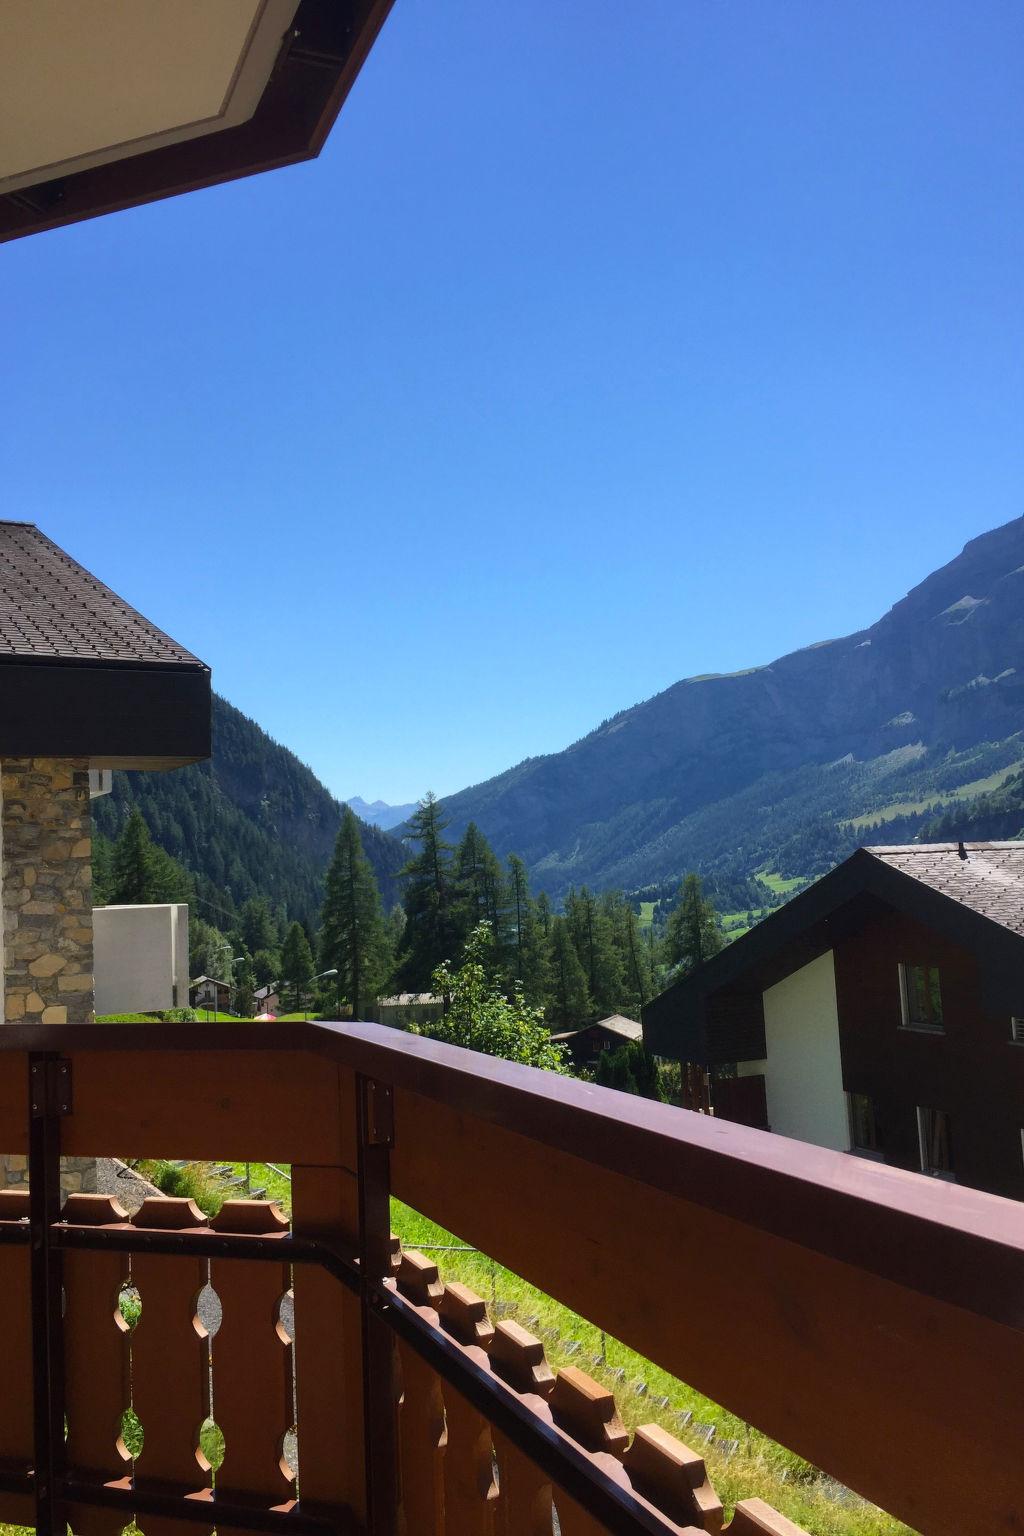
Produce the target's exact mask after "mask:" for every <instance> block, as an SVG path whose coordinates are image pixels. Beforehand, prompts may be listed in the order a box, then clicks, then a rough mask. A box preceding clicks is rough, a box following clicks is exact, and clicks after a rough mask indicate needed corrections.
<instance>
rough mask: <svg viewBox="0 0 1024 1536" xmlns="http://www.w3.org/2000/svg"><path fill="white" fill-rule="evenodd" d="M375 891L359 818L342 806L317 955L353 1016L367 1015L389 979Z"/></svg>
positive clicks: (386, 946) (387, 949)
mask: <svg viewBox="0 0 1024 1536" xmlns="http://www.w3.org/2000/svg"><path fill="white" fill-rule="evenodd" d="M388 940H389V935H388V930H387V926H386V924H385V921H384V916H383V914H382V912H381V905H380V891H379V890H378V888H377V881H376V879H375V877H374V873H373V870H372V868H371V867H370V861H369V860H368V859H367V857H366V855H365V854H364V852H363V841H362V838H361V837H360V835H359V822H358V820H357V819H356V816H355V813H354V812H353V811H352V810H351V809H350V807H349V806H346V807H345V810H344V814H343V815H342V818H341V826H340V827H339V829H338V836H337V840H336V841H335V844H334V855H333V857H332V859H331V863H330V868H329V869H328V871H327V884H326V891H325V895H324V906H323V919H322V926H321V930H320V960H321V964H322V965H323V967H324V969H325V970H326V969H330V968H334V969H336V970H337V972H338V1001H339V1003H340V1002H341V999H342V998H347V999H348V1001H349V1003H350V1004H351V1005H352V1017H353V1018H355V1019H363V1018H366V1017H367V1014H368V1013H369V1010H370V1007H371V1005H372V1004H373V1002H374V1000H375V998H376V997H378V996H379V994H380V991H381V989H382V988H383V986H384V985H385V983H386V982H387V979H388V975H387V973H388V970H389V968H390V965H389V961H390V955H391V948H390V944H389V941H388Z"/></svg>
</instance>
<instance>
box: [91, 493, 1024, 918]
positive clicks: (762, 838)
mask: <svg viewBox="0 0 1024 1536" xmlns="http://www.w3.org/2000/svg"><path fill="white" fill-rule="evenodd" d="M1022 769H1024V520H1017V521H1014V522H1012V523H1008V524H1006V525H1005V526H1004V527H1001V528H996V529H994V530H993V531H992V532H990V533H986V534H983V535H981V536H980V537H979V538H976V539H973V540H972V541H971V542H970V543H969V544H968V545H967V546H966V547H965V549H964V550H963V552H962V553H961V554H960V555H958V556H957V557H956V559H954V560H952V561H950V562H949V564H948V565H945V566H943V567H942V568H941V569H940V570H938V571H935V572H934V573H933V574H932V575H931V576H929V577H927V578H926V579H925V580H924V581H922V582H921V584H920V585H919V586H917V587H915V588H914V589H913V590H912V591H911V592H910V593H909V594H908V595H907V596H906V597H905V598H903V599H902V601H900V602H898V603H897V604H896V605H895V607H893V608H892V609H891V610H890V611H889V613H887V614H886V615H885V616H884V617H883V618H881V619H879V621H878V622H877V623H876V624H873V625H872V626H871V627H870V628H869V629H865V630H862V631H860V632H858V633H857V634H854V635H848V636H846V637H844V638H843V639H839V640H831V641H824V642H822V643H820V644H818V645H812V646H808V647H807V648H806V649H804V650H800V651H795V652H793V653H792V654H791V655H788V656H783V657H781V658H780V659H779V660H778V661H774V662H772V663H771V664H770V665H768V666H758V667H751V668H749V669H748V670H746V671H743V672H738V673H732V674H729V675H713V676H704V677H694V678H688V679H686V680H684V681H683V682H679V683H676V684H675V685H674V686H673V687H671V688H668V689H666V690H665V691H664V692H662V693H659V694H657V695H655V696H654V697H653V698H651V699H648V700H647V701H646V702H644V703H642V704H637V705H635V706H634V707H633V708H631V709H626V710H623V711H622V713H621V714H618V715H616V716H614V717H613V718H612V719H611V720H607V721H605V722H604V724H602V725H600V726H599V727H598V728H597V729H596V730H595V731H592V732H591V733H590V734H589V735H588V736H585V737H584V738H583V739H582V740H581V741H577V742H575V743H573V745H572V746H569V747H567V748H566V749H565V750H564V751H561V752H555V753H551V754H549V755H547V756H544V757H535V758H528V759H526V760H525V761H524V762H521V763H519V764H518V765H517V766H516V767H514V768H510V769H509V770H508V771H507V772H505V773H501V774H498V775H497V776H496V777H494V778H492V779H489V780H487V781H486V782H485V783H482V784H478V785H475V786H473V787H471V788H468V789H464V790H462V791H460V792H459V793H458V794H455V795H452V796H450V797H449V798H448V799H446V801H445V809H446V811H447V813H448V815H449V816H450V817H451V827H450V832H449V836H451V837H457V836H459V835H460V834H461V833H462V832H463V831H464V829H465V827H466V825H467V823H468V822H470V821H475V822H476V823H477V825H478V826H479V827H480V828H481V829H482V831H483V832H484V833H485V834H486V836H487V837H488V838H489V840H490V841H491V843H492V844H493V846H494V848H495V850H496V851H497V852H498V853H499V854H500V855H505V854H508V853H510V852H514V853H518V854H520V855H521V857H522V858H524V859H525V861H526V863H527V866H528V868H529V870H530V874H531V879H532V881H533V885H534V888H535V890H541V889H543V890H546V891H547V892H548V893H549V895H551V896H552V897H555V898H556V899H557V898H558V897H560V896H563V895H564V894H565V892H566V890H567V889H568V888H569V887H570V886H572V885H580V884H583V883H587V884H589V885H591V886H593V887H595V888H597V889H604V888H614V887H618V888H621V889H624V890H626V891H628V892H630V893H633V894H636V895H641V896H645V897H653V898H654V899H655V900H658V899H661V898H663V897H665V896H667V895H669V894H670V893H671V892H672V891H673V890H674V888H675V887H676V885H677V884H678V882H679V880H680V878H681V877H682V875H683V874H684V873H685V872H687V871H688V870H691V869H696V870H699V871H700V872H702V873H703V874H704V875H706V876H707V877H708V878H709V880H710V881H711V883H712V889H713V890H714V891H715V893H716V897H717V898H718V899H719V901H720V903H721V902H722V901H723V900H724V901H725V902H726V904H731V905H733V906H735V907H742V908H747V907H749V906H756V905H757V904H758V903H757V900H756V899H755V897H754V895H752V890H753V889H755V888H759V889H761V890H762V891H763V890H764V884H765V883H767V884H768V886H769V888H770V889H771V890H772V891H773V892H774V899H777V898H778V895H779V893H780V892H782V891H784V890H785V889H786V888H787V887H788V885H789V882H794V883H799V882H802V881H804V880H806V879H809V878H812V877H813V876H815V875H817V874H820V873H822V872H824V871H825V870H826V869H828V868H830V867H831V866H832V865H833V864H834V863H836V862H837V860H839V859H841V858H843V857H845V856H846V855H847V854H848V853H850V852H852V850H853V849H854V848H855V847H856V846H857V845H858V844H860V843H863V842H876V843H882V842H889V843H896V842H906V841H910V840H911V839H913V838H915V837H917V836H919V835H924V836H933V835H941V836H942V837H943V838H948V837H955V836H959V835H966V836H978V835H986V834H985V833H984V830H979V829H985V828H995V829H996V833H994V834H993V833H991V832H990V833H989V834H988V835H1000V836H1004V837H1005V836H1015V835H1017V833H1018V832H1021V831H1024V773H1022ZM134 804H137V805H138V806H139V807H140V809H141V810H142V812H143V814H144V815H145V817H146V820H147V822H148V823H149V826H150V829H151V831H152V832H153V835H154V837H155V838H156V840H157V841H158V842H159V843H161V844H162V846H164V847H165V848H166V849H167V850H168V852H170V853H172V854H173V855H174V856H175V857H176V858H178V859H180V861H181V862H182V863H183V864H184V865H185V866H186V867H187V868H188V869H189V870H191V871H192V872H193V874H195V875H196V876H198V877H199V880H198V888H199V893H200V898H201V903H204V904H205V905H204V906H203V911H202V915H204V916H207V917H211V918H213V919H214V920H216V911H215V909H216V907H217V906H218V905H221V906H224V905H227V906H228V907H230V905H231V904H232V903H235V904H238V903H241V902H242V901H244V900H246V899H247V897H249V896H251V895H254V894H256V893H262V894H263V895H265V896H267V897H268V899H269V900H270V901H271V902H272V903H273V904H274V905H276V906H278V907H279V908H281V909H282V910H283V911H285V912H286V913H287V915H288V917H289V918H299V919H300V920H301V921H304V922H307V923H309V924H312V925H314V926H315V923H316V919H317V916H318V913H319V908H320V903H321V900H322V892H323V874H324V870H325V868H326V864H327V861H328V859H329V857H330V852H331V848H332V846H333V842H334V838H335V835H336V833H337V829H338V825H339V821H340V817H341V812H342V806H341V803H340V802H339V801H338V800H336V799H335V798H334V796H333V795H331V794H330V792H329V791H328V790H327V789H326V788H325V786H324V785H323V784H322V783H321V782H320V780H319V779H318V778H317V777H316V775H315V774H314V773H313V772H312V770H311V769H309V768H308V767H306V766H305V765H304V764H303V763H301V762H300V761H299V759H298V758H297V757H295V755H294V754H293V753H292V752H290V751H288V749H287V748H286V747H283V746H281V745H280V744H279V743H277V742H275V741H273V740H272V739H271V738H270V737H269V736H268V735H267V734H266V733H265V732H264V731H263V730H261V728H260V727H259V726H258V725H257V724H256V723H255V721H253V720H249V719H247V718H246V717H245V716H244V715H242V714H241V713H240V712H239V711H238V710H236V709H234V708H233V707H232V706H231V705H230V704H229V703H227V701H226V700H224V699H222V698H219V697H217V698H215V700H214V748H213V757H212V760H211V761H210V762H209V763H203V764H199V765H196V766H194V767H190V768H183V769H178V770H176V771H174V772H171V773H123V774H122V773H118V774H115V779H114V793H113V795H112V796H110V797H108V798H106V799H101V800H98V801H96V802H95V805H94V810H95V816H96V823H97V826H98V828H99V830H100V831H102V832H104V833H106V834H107V835H108V836H111V837H113V836H116V835H117V832H118V830H119V828H120V826H121V825H122V824H123V821H124V818H125V816H126V815H127V812H128V809H129V808H130V806H131V805H134ZM350 804H352V806H353V808H354V809H355V810H356V812H357V814H361V816H362V817H363V825H362V835H363V842H364V845H365V847H366V851H367V854H368V857H369V859H370V862H371V864H372V865H373V867H374V870H375V873H376V875H377V878H378V881H379V883H380V886H381V891H382V895H383V897H384V901H385V904H387V905H390V904H392V903H393V902H394V901H395V900H396V899H397V897H398V895H399V892H400V881H399V878H398V875H399V871H400V870H401V868H402V866H403V864H404V863H405V861H406V859H407V857H408V854H407V849H406V847H405V846H404V845H403V843H402V842H401V841H400V837H401V833H402V830H403V829H402V826H401V824H400V823H401V820H402V817H403V816H407V815H408V814H409V813H410V811H411V809H412V808H411V807H410V806H397V807H392V806H388V805H387V804H385V803H384V802H382V801H377V802H374V803H372V804H367V803H366V802H365V801H361V800H359V799H358V798H356V799H355V800H353V801H351V802H350ZM392 813H394V816H395V818H396V819H395V820H394V821H393V822H392V823H391V824H392V825H393V827H394V833H395V835H392V833H391V832H390V831H388V830H385V829H384V827H385V825H386V824H387V822H388V821H390V820H391V816H392ZM375 821H380V822H381V824H380V825H375V824H374V822H375ZM960 827H963V828H964V829H965V830H964V831H963V832H962V833H961V832H960V831H958V828H960ZM789 888H791V887H789ZM730 891H731V892H732V893H733V896H732V898H731V900H730V896H729V892H730ZM225 897H226V901H225Z"/></svg>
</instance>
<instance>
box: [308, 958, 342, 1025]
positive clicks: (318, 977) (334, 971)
mask: <svg viewBox="0 0 1024 1536" xmlns="http://www.w3.org/2000/svg"><path fill="white" fill-rule="evenodd" d="M337 974H338V970H337V967H336V966H333V965H332V966H331V968H330V970H329V971H318V972H317V974H316V975H315V976H311V977H310V978H309V985H310V986H312V985H313V983H314V981H323V979H324V977H325V976H337ZM306 996H307V997H308V996H309V993H308V992H307V994H306ZM303 1012H304V1013H305V1015H306V1023H307V1024H308V1023H309V1009H308V1008H305V1009H303Z"/></svg>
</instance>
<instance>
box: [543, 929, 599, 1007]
mask: <svg viewBox="0 0 1024 1536" xmlns="http://www.w3.org/2000/svg"><path fill="white" fill-rule="evenodd" d="M550 942H551V1002H550V1005H549V1008H548V1013H549V1016H550V1018H551V1020H552V1022H553V1023H555V1024H558V1025H560V1026H561V1028H562V1029H572V1028H573V1027H574V1026H575V1025H577V1024H582V1023H583V1021H584V1020H585V1019H586V1018H587V1017H588V1016H589V1014H590V1011H591V1009H590V998H589V997H588V995H587V978H586V975H585V974H584V971H583V967H582V965H581V964H580V958H579V955H578V954H577V953H576V946H575V944H574V943H573V940H572V934H571V933H570V931H569V923H568V919H567V918H564V917H553V918H552V919H551V941H550Z"/></svg>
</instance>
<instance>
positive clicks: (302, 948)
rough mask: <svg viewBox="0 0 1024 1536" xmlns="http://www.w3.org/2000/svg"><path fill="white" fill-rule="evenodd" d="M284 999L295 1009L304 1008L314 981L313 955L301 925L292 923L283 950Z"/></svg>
mask: <svg viewBox="0 0 1024 1536" xmlns="http://www.w3.org/2000/svg"><path fill="white" fill-rule="evenodd" d="M281 971H282V983H283V991H284V994H285V996H284V998H283V999H282V1001H285V1000H287V1002H288V1003H289V1004H290V1005H291V1007H292V1008H293V1009H299V1008H301V1007H302V1005H303V1003H304V1001H305V1000H306V998H307V997H308V996H309V989H310V988H309V984H310V982H311V981H312V980H313V954H312V951H311V950H310V947H309V940H308V938H307V937H306V930H305V928H303V926H302V924H301V923H292V925H291V927H290V928H289V929H288V934H287V937H286V938H285V941H284V948H283V949H282V950H281Z"/></svg>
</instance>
